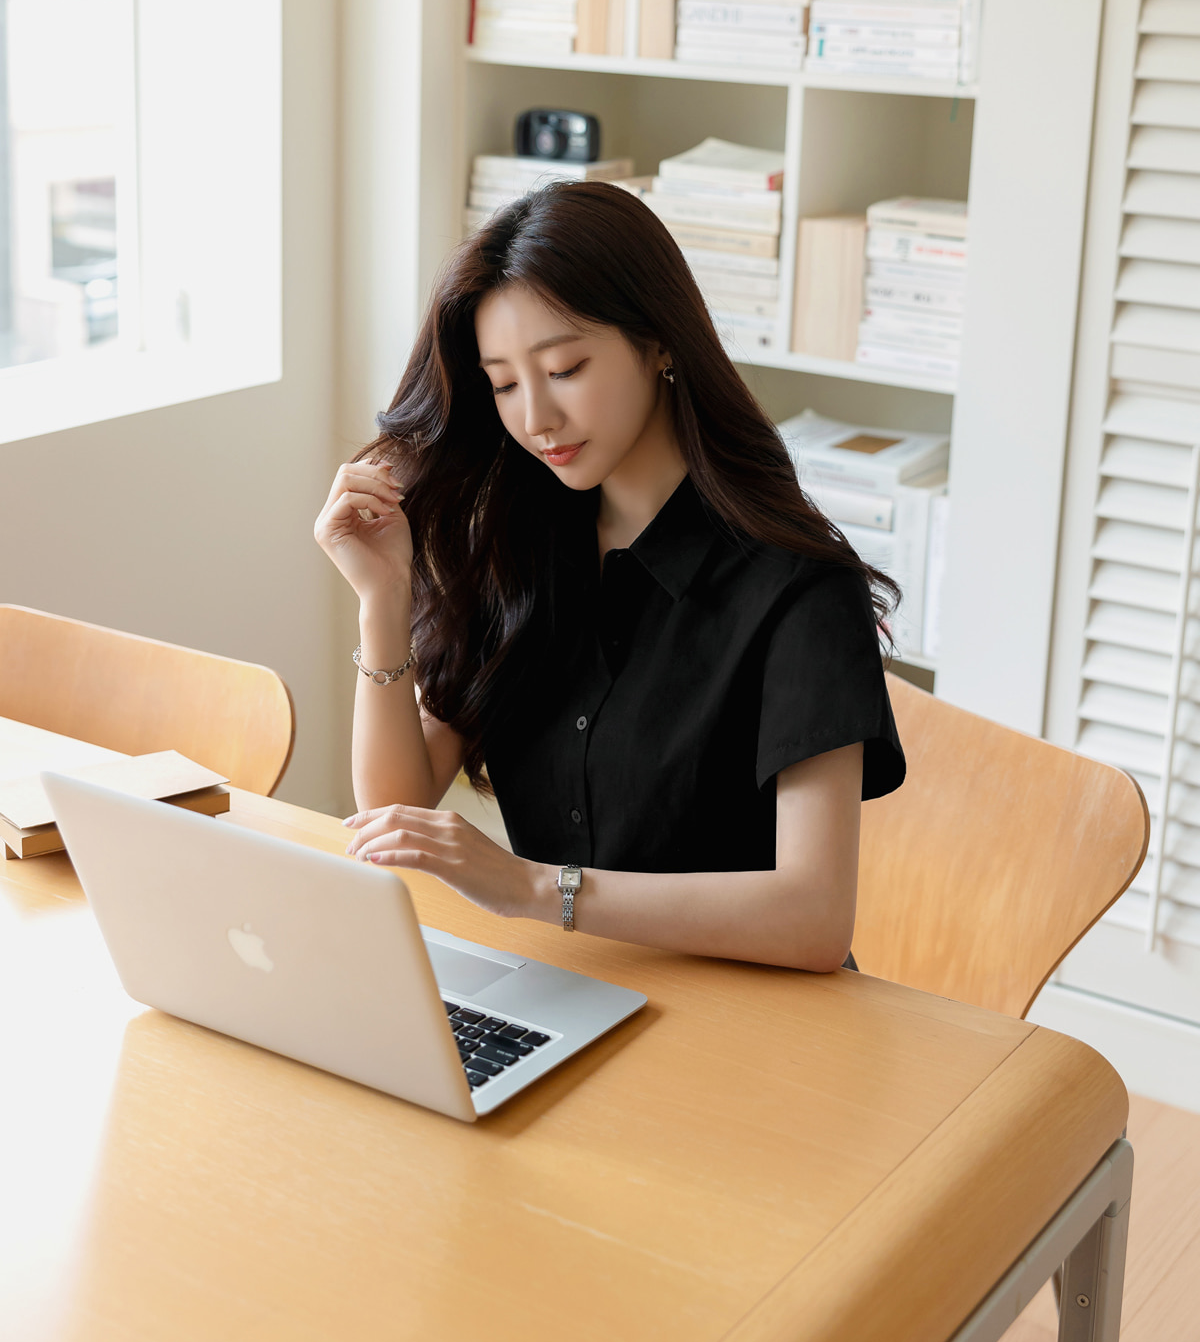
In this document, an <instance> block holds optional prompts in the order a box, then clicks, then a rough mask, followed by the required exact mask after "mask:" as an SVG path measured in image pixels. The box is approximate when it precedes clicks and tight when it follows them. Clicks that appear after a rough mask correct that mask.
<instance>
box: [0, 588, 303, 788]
mask: <svg viewBox="0 0 1200 1342" xmlns="http://www.w3.org/2000/svg"><path fill="white" fill-rule="evenodd" d="M0 717H6V718H15V719H16V720H17V721H19V722H27V723H29V724H30V725H32V726H34V727H42V728H45V729H46V730H47V731H52V732H59V733H61V734H62V735H64V736H74V737H77V738H79V739H80V740H84V741H91V742H93V743H94V744H96V745H101V746H107V747H108V748H109V749H110V750H119V751H122V752H123V753H125V754H128V755H141V754H145V753H147V752H150V751H155V750H178V751H179V752H180V753H181V754H183V755H186V756H187V757H188V758H189V759H193V760H195V761H196V762H197V763H198V764H203V765H206V766H207V767H208V768H210V769H216V770H217V771H218V772H219V773H222V774H224V775H226V777H228V778H229V780H230V782H231V783H233V784H234V786H236V787H240V788H245V789H247V790H248V791H250V792H258V793H261V794H263V795H267V796H269V795H270V794H271V793H272V792H273V791H274V790H275V788H276V786H277V785H278V783H279V780H280V779H281V778H282V777H283V773H284V770H285V769H286V768H287V766H288V760H289V759H291V755H292V744H293V742H294V740H295V734H296V728H295V713H294V710H293V706H292V696H291V694H290V693H289V691H288V687H287V686H286V685H285V684H284V683H283V681H282V679H281V678H280V677H279V676H278V675H277V674H276V673H275V672H274V671H272V670H270V668H268V667H265V666H255V665H253V664H252V663H250V662H237V661H234V660H233V659H232V658H230V657H217V656H215V655H214V654H213V653H208V652H197V651H196V650H195V649H193V648H181V647H177V646H176V645H175V644H173V643H160V642H159V641H158V640H157V639H153V638H142V637H140V636H139V635H137V634H124V633H120V632H118V631H117V630H115V629H105V628H103V627H102V626H100V625H95V624H84V623H83V621H81V620H69V619H66V618H64V617H63V616H61V615H48V614H46V612H44V611H40V610H29V609H27V608H25V607H23V606H6V605H0Z"/></svg>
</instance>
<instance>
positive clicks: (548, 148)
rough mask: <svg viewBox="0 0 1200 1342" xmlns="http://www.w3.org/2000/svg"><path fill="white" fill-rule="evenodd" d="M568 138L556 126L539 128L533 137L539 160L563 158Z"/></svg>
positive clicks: (534, 149) (534, 148)
mask: <svg viewBox="0 0 1200 1342" xmlns="http://www.w3.org/2000/svg"><path fill="white" fill-rule="evenodd" d="M566 141H567V137H566V136H565V135H564V134H563V133H562V131H560V130H558V129H557V128H556V127H554V126H539V127H538V129H537V133H536V134H535V135H534V137H533V151H534V153H535V154H537V155H538V157H539V158H561V157H562V154H563V151H564V150H565V149H566V147H567V143H566Z"/></svg>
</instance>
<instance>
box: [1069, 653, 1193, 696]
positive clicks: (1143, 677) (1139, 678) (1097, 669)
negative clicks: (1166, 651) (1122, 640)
mask: <svg viewBox="0 0 1200 1342" xmlns="http://www.w3.org/2000/svg"><path fill="white" fill-rule="evenodd" d="M1083 678H1084V680H1090V681H1098V682H1101V683H1103V684H1105V685H1123V686H1125V687H1126V688H1127V689H1131V690H1144V691H1145V692H1146V693H1148V694H1167V693H1169V692H1170V689H1171V659H1170V657H1166V656H1163V655H1162V654H1161V653H1153V652H1137V651H1135V650H1134V649H1133V648H1118V647H1114V646H1113V645H1112V644H1110V643H1094V644H1092V646H1091V647H1090V648H1089V650H1088V655H1087V658H1086V659H1085V661H1084V663H1083Z"/></svg>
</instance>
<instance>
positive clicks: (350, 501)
mask: <svg viewBox="0 0 1200 1342" xmlns="http://www.w3.org/2000/svg"><path fill="white" fill-rule="evenodd" d="M363 509H369V510H370V511H371V512H373V513H378V514H379V515H380V516H381V517H385V516H390V515H391V514H392V513H395V512H398V511H399V508H398V506H397V505H396V504H393V503H385V502H384V501H383V500H382V499H381V498H379V497H378V496H377V495H375V494H359V493H358V492H357V491H351V492H349V493H346V494H341V495H339V497H338V498H337V499H336V500H335V501H334V502H333V504H332V505H331V506H330V508H329V516H330V517H331V518H348V517H349V516H350V515H351V514H352V513H357V512H361V511H362V510H363Z"/></svg>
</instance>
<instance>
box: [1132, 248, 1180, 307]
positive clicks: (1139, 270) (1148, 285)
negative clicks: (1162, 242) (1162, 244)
mask: <svg viewBox="0 0 1200 1342" xmlns="http://www.w3.org/2000/svg"><path fill="white" fill-rule="evenodd" d="M1117 297H1118V298H1119V299H1120V300H1121V301H1122V302H1124V303H1155V304H1158V305H1159V306H1161V307H1169V308H1193V309H1196V308H1200V266H1181V265H1175V264H1172V263H1171V262H1167V261H1143V260H1141V259H1140V258H1137V257H1131V258H1130V259H1129V260H1127V261H1124V262H1123V263H1122V265H1121V275H1120V278H1119V280H1118V281H1117Z"/></svg>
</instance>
